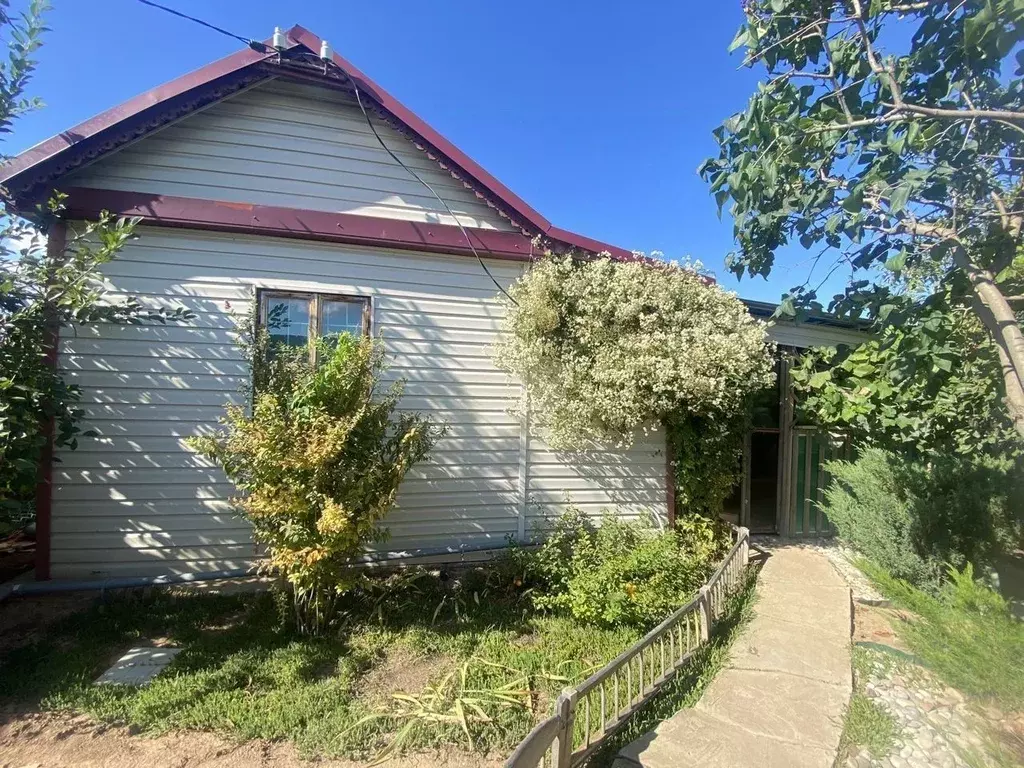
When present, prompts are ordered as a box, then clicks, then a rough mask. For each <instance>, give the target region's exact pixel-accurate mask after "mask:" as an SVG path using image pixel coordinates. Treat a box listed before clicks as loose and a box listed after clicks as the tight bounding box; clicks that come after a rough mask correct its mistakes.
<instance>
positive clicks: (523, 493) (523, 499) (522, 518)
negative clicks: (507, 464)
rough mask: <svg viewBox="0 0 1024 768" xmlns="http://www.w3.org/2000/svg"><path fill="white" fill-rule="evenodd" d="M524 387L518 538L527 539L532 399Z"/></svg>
mask: <svg viewBox="0 0 1024 768" xmlns="http://www.w3.org/2000/svg"><path fill="white" fill-rule="evenodd" d="M522 387H523V397H522V401H521V405H522V413H521V414H520V415H519V477H518V482H517V484H516V539H517V540H518V541H520V542H525V541H526V514H527V512H528V511H529V506H528V504H527V499H528V496H529V493H530V399H529V394H528V393H527V390H526V385H525V384H524V385H522Z"/></svg>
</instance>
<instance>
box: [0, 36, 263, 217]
mask: <svg viewBox="0 0 1024 768" xmlns="http://www.w3.org/2000/svg"><path fill="white" fill-rule="evenodd" d="M266 58H267V54H260V53H257V52H256V51H253V50H252V49H250V48H246V49H245V50H243V51H239V52H238V53H233V54H231V55H230V56H226V57H224V58H223V59H220V60H218V61H215V62H213V63H212V64H208V65H207V66H205V67H202V68H200V69H197V70H195V71H194V72H190V73H188V74H187V75H182V76H181V77H179V78H177V79H176V80H172V81H171V82H169V83H165V84H163V85H160V86H157V87H156V88H154V89H152V90H150V91H146V92H145V93H143V94H140V95H139V96H136V97H135V98H133V99H129V100H128V101H126V102H125V103H123V104H121V105H119V106H117V107H114V108H112V109H108V110H107V111H106V112H102V113H100V114H99V115H96V116H95V117H92V118H89V119H88V120H86V121H85V122H83V123H79V124H78V125H76V126H75V127H74V128H71V129H69V130H67V131H64V132H62V133H59V134H57V135H56V136H53V137H51V138H49V139H47V140H46V141H43V142H41V143H39V144H37V145H36V146H34V147H32V148H30V149H27V150H25V151H24V152H22V153H21V154H20V155H18V156H17V157H14V158H12V159H11V160H9V161H7V162H6V163H4V164H3V165H2V166H0V183H2V184H3V185H4V186H5V187H6V188H7V190H8V192H9V194H10V195H11V196H12V197H13V198H15V199H16V200H22V199H25V200H28V201H30V202H31V201H33V200H32V199H33V198H34V197H35V196H36V195H38V194H48V193H49V189H48V188H47V187H49V186H51V183H52V182H53V181H55V180H57V179H59V178H61V177H62V176H64V175H66V174H67V173H70V172H71V171H73V170H75V169H76V168H78V167H79V166H81V165H84V164H85V163H87V162H90V161H92V160H95V159H96V158H98V157H100V156H102V155H104V154H107V153H108V152H111V151H113V150H115V149H117V148H118V147H120V146H122V145H123V144H126V143H127V142H129V141H133V140H135V139H137V138H139V137H141V136H143V135H145V134H147V133H149V132H150V131H153V130H155V129H157V128H161V127H163V126H164V125H166V124H167V123H169V122H171V121H172V120H175V119H177V118H179V117H184V116H185V115H187V114H189V113H191V112H194V111H195V110H196V109H199V108H200V107H203V106H206V105H207V104H210V103H213V102H215V101H220V100H221V99H223V98H225V97H227V96H230V95H231V94H232V93H235V92H237V91H239V90H241V89H242V88H245V87H248V86H250V85H253V84H255V83H257V82H259V81H260V80H264V79H266V78H268V77H270V74H269V73H267V72H265V71H263V70H260V69H259V68H257V67H254V66H253V65H254V64H257V63H259V62H261V61H263V60H264V59H266Z"/></svg>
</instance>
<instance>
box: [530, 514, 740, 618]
mask: <svg viewBox="0 0 1024 768" xmlns="http://www.w3.org/2000/svg"><path fill="white" fill-rule="evenodd" d="M729 545H730V536H729V532H728V528H727V527H726V526H725V525H724V524H722V523H720V522H718V521H713V520H711V519H708V518H704V517H700V516H697V515H690V516H687V517H685V518H682V519H681V520H680V521H679V522H678V523H677V524H676V526H675V527H674V528H671V529H669V530H665V531H658V530H656V529H653V528H651V527H650V526H647V525H643V524H641V523H638V522H624V521H622V520H619V519H618V518H615V517H613V516H611V515H605V516H604V517H603V518H602V520H601V522H600V525H595V524H594V523H593V522H592V521H591V520H590V519H589V518H588V517H587V516H586V515H584V514H583V513H582V512H580V511H579V510H578V509H575V508H570V509H569V510H568V511H567V512H566V513H565V514H564V515H563V516H562V517H561V518H560V519H559V520H557V521H556V522H555V523H554V525H553V526H552V528H551V530H550V531H549V532H548V536H547V538H546V539H545V541H544V542H543V544H542V545H541V546H540V547H539V549H537V550H536V551H533V552H529V551H526V550H522V549H519V550H517V551H516V553H515V554H513V556H512V557H513V559H514V562H515V563H516V564H517V565H518V566H519V571H520V572H521V573H522V577H521V578H522V580H523V582H524V585H525V586H526V587H527V588H528V590H529V591H530V594H531V597H532V599H533V603H534V605H535V606H536V607H537V608H539V609H542V610H548V611H553V612H558V613H564V614H566V615H569V616H572V617H574V618H575V619H577V620H580V621H585V622H588V623H591V624H597V625H600V626H605V627H613V626H640V627H648V626H653V625H655V624H657V623H658V622H659V621H661V620H662V619H664V618H665V617H666V616H667V615H668V614H669V613H671V612H672V611H673V610H675V609H676V608H678V607H679V606H680V605H682V604H683V603H685V602H686V601H687V600H689V599H690V598H691V597H692V596H693V594H694V593H695V592H696V590H697V589H698V588H699V587H700V586H701V585H702V584H703V583H704V581H705V580H706V579H707V578H708V576H710V574H711V573H712V571H713V570H714V568H715V567H716V566H717V564H718V562H719V560H720V559H721V557H722V556H723V555H724V554H725V552H726V551H728V549H729Z"/></svg>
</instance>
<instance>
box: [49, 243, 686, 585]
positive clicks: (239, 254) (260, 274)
mask: <svg viewBox="0 0 1024 768" xmlns="http://www.w3.org/2000/svg"><path fill="white" fill-rule="evenodd" d="M139 234H140V235H141V237H140V238H139V239H138V240H136V241H133V242H132V243H130V244H129V245H128V246H127V247H126V248H125V250H124V252H123V253H122V254H121V255H120V256H119V257H118V258H117V259H116V260H114V261H113V262H111V263H110V264H109V265H107V266H106V267H105V268H104V273H105V275H106V277H107V280H108V282H109V284H110V287H111V288H112V289H113V290H114V296H115V297H117V296H119V295H127V294H134V295H137V296H138V297H139V298H140V300H141V301H143V302H144V303H146V304H148V305H151V306H164V307H173V306H183V307H187V308H188V309H191V310H192V311H194V312H195V313H196V318H195V319H194V320H193V321H191V322H188V323H185V324H181V325H167V326H162V325H159V324H155V325H154V324H150V325H144V326H111V325H102V326H93V327H87V328H76V329H65V330H63V331H62V335H61V342H60V357H59V365H60V368H61V370H62V371H63V372H64V373H65V375H66V376H67V377H68V379H69V380H70V381H71V382H73V383H76V384H78V385H79V386H80V387H81V388H82V409H83V410H84V413H85V420H84V424H83V428H84V429H92V430H95V431H96V432H97V433H98V435H99V436H98V437H96V438H82V439H81V440H80V447H79V448H78V450H77V451H61V452H60V454H59V458H60V461H59V462H58V463H56V464H55V465H54V467H53V480H54V488H53V504H52V515H53V537H52V555H51V557H52V572H53V575H54V577H56V578H100V577H105V576H118V575H129V574H131V575H134V574H160V573H181V572H191V571H204V570H221V569H228V568H235V567H242V566H246V565H248V564H249V563H250V562H251V561H252V559H253V558H254V556H255V554H256V552H255V547H254V545H253V543H252V541H251V537H250V534H249V529H248V527H247V526H246V524H245V523H244V522H242V521H241V520H239V519H238V518H237V517H235V516H234V515H233V514H232V512H231V507H230V504H229V503H228V500H229V498H230V497H231V495H232V493H233V487H232V486H231V484H230V483H228V482H227V480H226V478H225V477H224V476H223V475H222V474H221V472H220V470H219V469H217V468H216V466H214V465H212V463H211V462H209V461H207V460H206V459H204V458H202V457H200V456H197V455H195V454H194V453H192V452H191V451H190V450H189V449H188V448H187V446H186V445H185V438H187V437H188V436H189V435H196V434H208V433H210V432H212V431H213V430H214V429H216V426H217V419H218V417H219V416H221V415H222V414H223V407H224V405H225V404H226V403H229V402H238V401H239V395H238V394H237V393H238V389H239V386H240V385H241V384H242V382H243V381H244V377H245V376H246V375H247V370H246V366H245V364H244V362H243V361H242V359H241V358H240V355H239V352H238V350H237V348H236V347H235V345H234V339H235V328H236V321H237V320H238V319H240V318H242V317H243V316H244V315H245V314H246V312H247V311H248V309H249V302H250V301H251V300H252V298H253V296H254V293H255V290H256V289H257V288H265V289H273V290H280V291H298V292H302V291H305V292H319V293H323V294H344V295H351V296H365V297H368V298H370V300H371V311H372V327H373V332H374V334H375V335H380V336H381V337H382V338H383V339H384V342H385V344H386V348H387V352H388V358H389V361H390V363H391V365H392V368H391V372H390V375H391V376H392V377H397V376H401V377H403V378H405V379H407V381H408V383H407V385H406V393H405V397H404V399H403V401H402V407H404V408H409V409H413V410H420V411H426V412H429V413H430V414H431V415H433V416H434V417H435V418H438V419H441V420H445V421H447V422H448V423H449V433H448V435H447V436H446V437H445V438H444V439H443V440H441V441H440V442H439V443H438V444H437V446H436V448H435V450H434V451H433V454H432V456H431V457H430V459H429V460H428V461H427V462H425V463H423V464H421V465H418V466H416V467H414V468H413V469H412V470H411V471H410V473H409V475H408V476H407V478H406V480H405V482H404V484H403V486H402V488H401V490H400V493H399V499H398V508H397V509H395V510H394V511H393V512H392V514H391V515H389V517H388V519H387V521H386V525H387V527H389V528H390V530H391V534H392V538H391V540H390V541H389V542H388V543H387V544H385V545H383V547H384V548H385V549H386V550H388V551H409V552H411V551H414V550H423V549H435V548H440V547H451V548H455V549H457V548H458V547H459V546H460V545H464V546H466V547H478V546H484V545H494V546H501V545H503V544H504V543H505V540H506V538H507V537H508V536H510V535H511V536H516V535H517V534H518V533H519V531H520V519H521V517H522V518H523V521H522V524H523V530H524V533H526V534H527V535H529V533H530V532H531V530H532V528H533V526H534V525H535V524H537V523H538V522H540V521H541V519H543V518H546V517H550V516H551V515H553V514H555V513H556V512H557V511H558V510H559V509H561V508H562V507H564V505H565V501H566V498H567V497H568V498H569V499H570V500H572V501H574V502H577V503H578V504H579V506H581V507H583V508H584V509H586V510H587V511H588V512H591V513H593V514H595V515H596V514H599V513H600V512H601V511H602V510H603V509H605V508H613V509H615V510H616V511H617V512H619V513H620V514H624V515H626V516H630V517H634V516H637V515H639V514H641V513H642V512H643V511H645V510H646V511H650V512H654V513H656V514H658V515H660V516H662V517H664V515H665V513H666V499H667V496H666V487H665V458H664V455H663V452H662V451H663V439H662V437H661V435H660V434H657V433H656V434H654V435H651V436H649V437H646V438H641V439H640V440H638V442H637V443H636V444H635V445H634V446H633V448H631V449H630V450H629V451H626V452H624V453H620V452H616V451H609V452H598V453H597V454H595V455H588V456H570V455H560V454H556V453H552V452H551V451H550V450H548V449H547V447H546V446H545V445H544V444H543V443H542V442H541V441H540V440H538V439H536V438H534V439H533V440H530V436H529V434H528V433H527V434H526V435H525V437H526V440H525V441H524V430H523V427H522V424H521V423H520V421H519V419H517V418H516V417H515V416H513V415H511V414H510V413H509V411H510V408H511V406H513V404H514V403H515V402H516V401H517V399H518V397H519V394H520V388H519V386H518V385H517V384H516V383H515V382H510V381H509V380H508V378H507V376H506V375H505V374H504V373H503V372H502V371H499V370H498V369H496V368H495V367H494V364H493V363H492V361H491V354H492V347H493V345H494V342H495V340H496V336H497V332H498V329H499V324H500V320H501V317H502V311H503V310H502V308H501V306H500V304H499V303H498V302H497V301H496V300H495V295H496V294H497V289H496V288H495V286H494V284H493V283H492V282H491V281H490V279H489V278H488V277H487V275H486V274H485V273H484V271H483V270H482V269H481V267H480V264H479V263H478V262H477V261H476V260H475V259H471V258H466V257H460V256H439V255H427V254H415V253H404V252H397V251H390V250H383V249H367V248H357V247H349V246H337V245H327V244H316V243H311V242H306V241H297V240H285V239H272V238H261V237H254V236H252V237H250V236H230V235H222V234H214V233H205V232H195V231H188V230H168V229H156V228H149V227H144V228H141V229H140V230H139ZM488 266H489V268H490V270H491V272H492V273H493V274H494V275H495V277H496V278H497V279H498V280H499V281H501V282H502V283H503V284H505V285H508V284H509V283H511V282H512V281H513V280H514V279H515V278H516V277H517V276H518V274H519V271H520V266H519V265H513V264H510V263H509V262H502V261H489V262H488ZM527 449H528V453H524V451H526V450H527ZM524 467H526V468H528V470H529V472H528V475H527V476H526V477H522V476H521V474H520V473H521V472H522V470H523V468H524ZM524 481H525V482H524ZM524 487H525V488H526V491H527V494H526V496H525V497H524V494H523V489H524Z"/></svg>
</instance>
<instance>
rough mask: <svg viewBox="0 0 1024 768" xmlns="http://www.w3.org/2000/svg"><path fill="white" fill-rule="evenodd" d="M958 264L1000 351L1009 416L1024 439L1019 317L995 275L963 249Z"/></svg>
mask: <svg viewBox="0 0 1024 768" xmlns="http://www.w3.org/2000/svg"><path fill="white" fill-rule="evenodd" d="M954 260H955V261H956V264H957V266H958V267H960V268H961V269H963V270H964V271H965V272H966V273H967V277H968V279H969V280H970V281H971V287H972V288H973V289H974V296H973V299H974V301H973V304H974V310H975V312H976V313H977V315H978V319H980V320H981V322H982V323H983V324H984V326H985V328H986V329H987V330H988V332H989V334H991V336H992V340H993V341H994V342H995V344H996V349H997V350H999V363H1000V366H1001V367H1002V369H1003V384H1004V387H1005V389H1006V398H1005V404H1006V412H1007V414H1008V415H1009V417H1010V420H1011V421H1012V422H1013V426H1014V428H1015V429H1016V430H1017V434H1018V435H1020V436H1021V437H1022V438H1024V333H1021V329H1020V324H1019V323H1018V322H1017V315H1016V314H1015V313H1014V311H1013V308H1012V307H1011V306H1010V302H1008V301H1007V300H1006V297H1005V296H1004V295H1003V292H1002V291H1001V290H1000V289H999V286H998V284H997V283H996V281H995V279H994V278H993V277H992V273H991V272H989V271H988V270H987V269H984V268H983V267H980V266H978V265H977V264H975V263H974V262H973V261H971V260H970V259H969V258H968V257H967V254H966V253H965V252H964V250H963V249H962V248H957V249H956V253H955V255H954Z"/></svg>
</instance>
